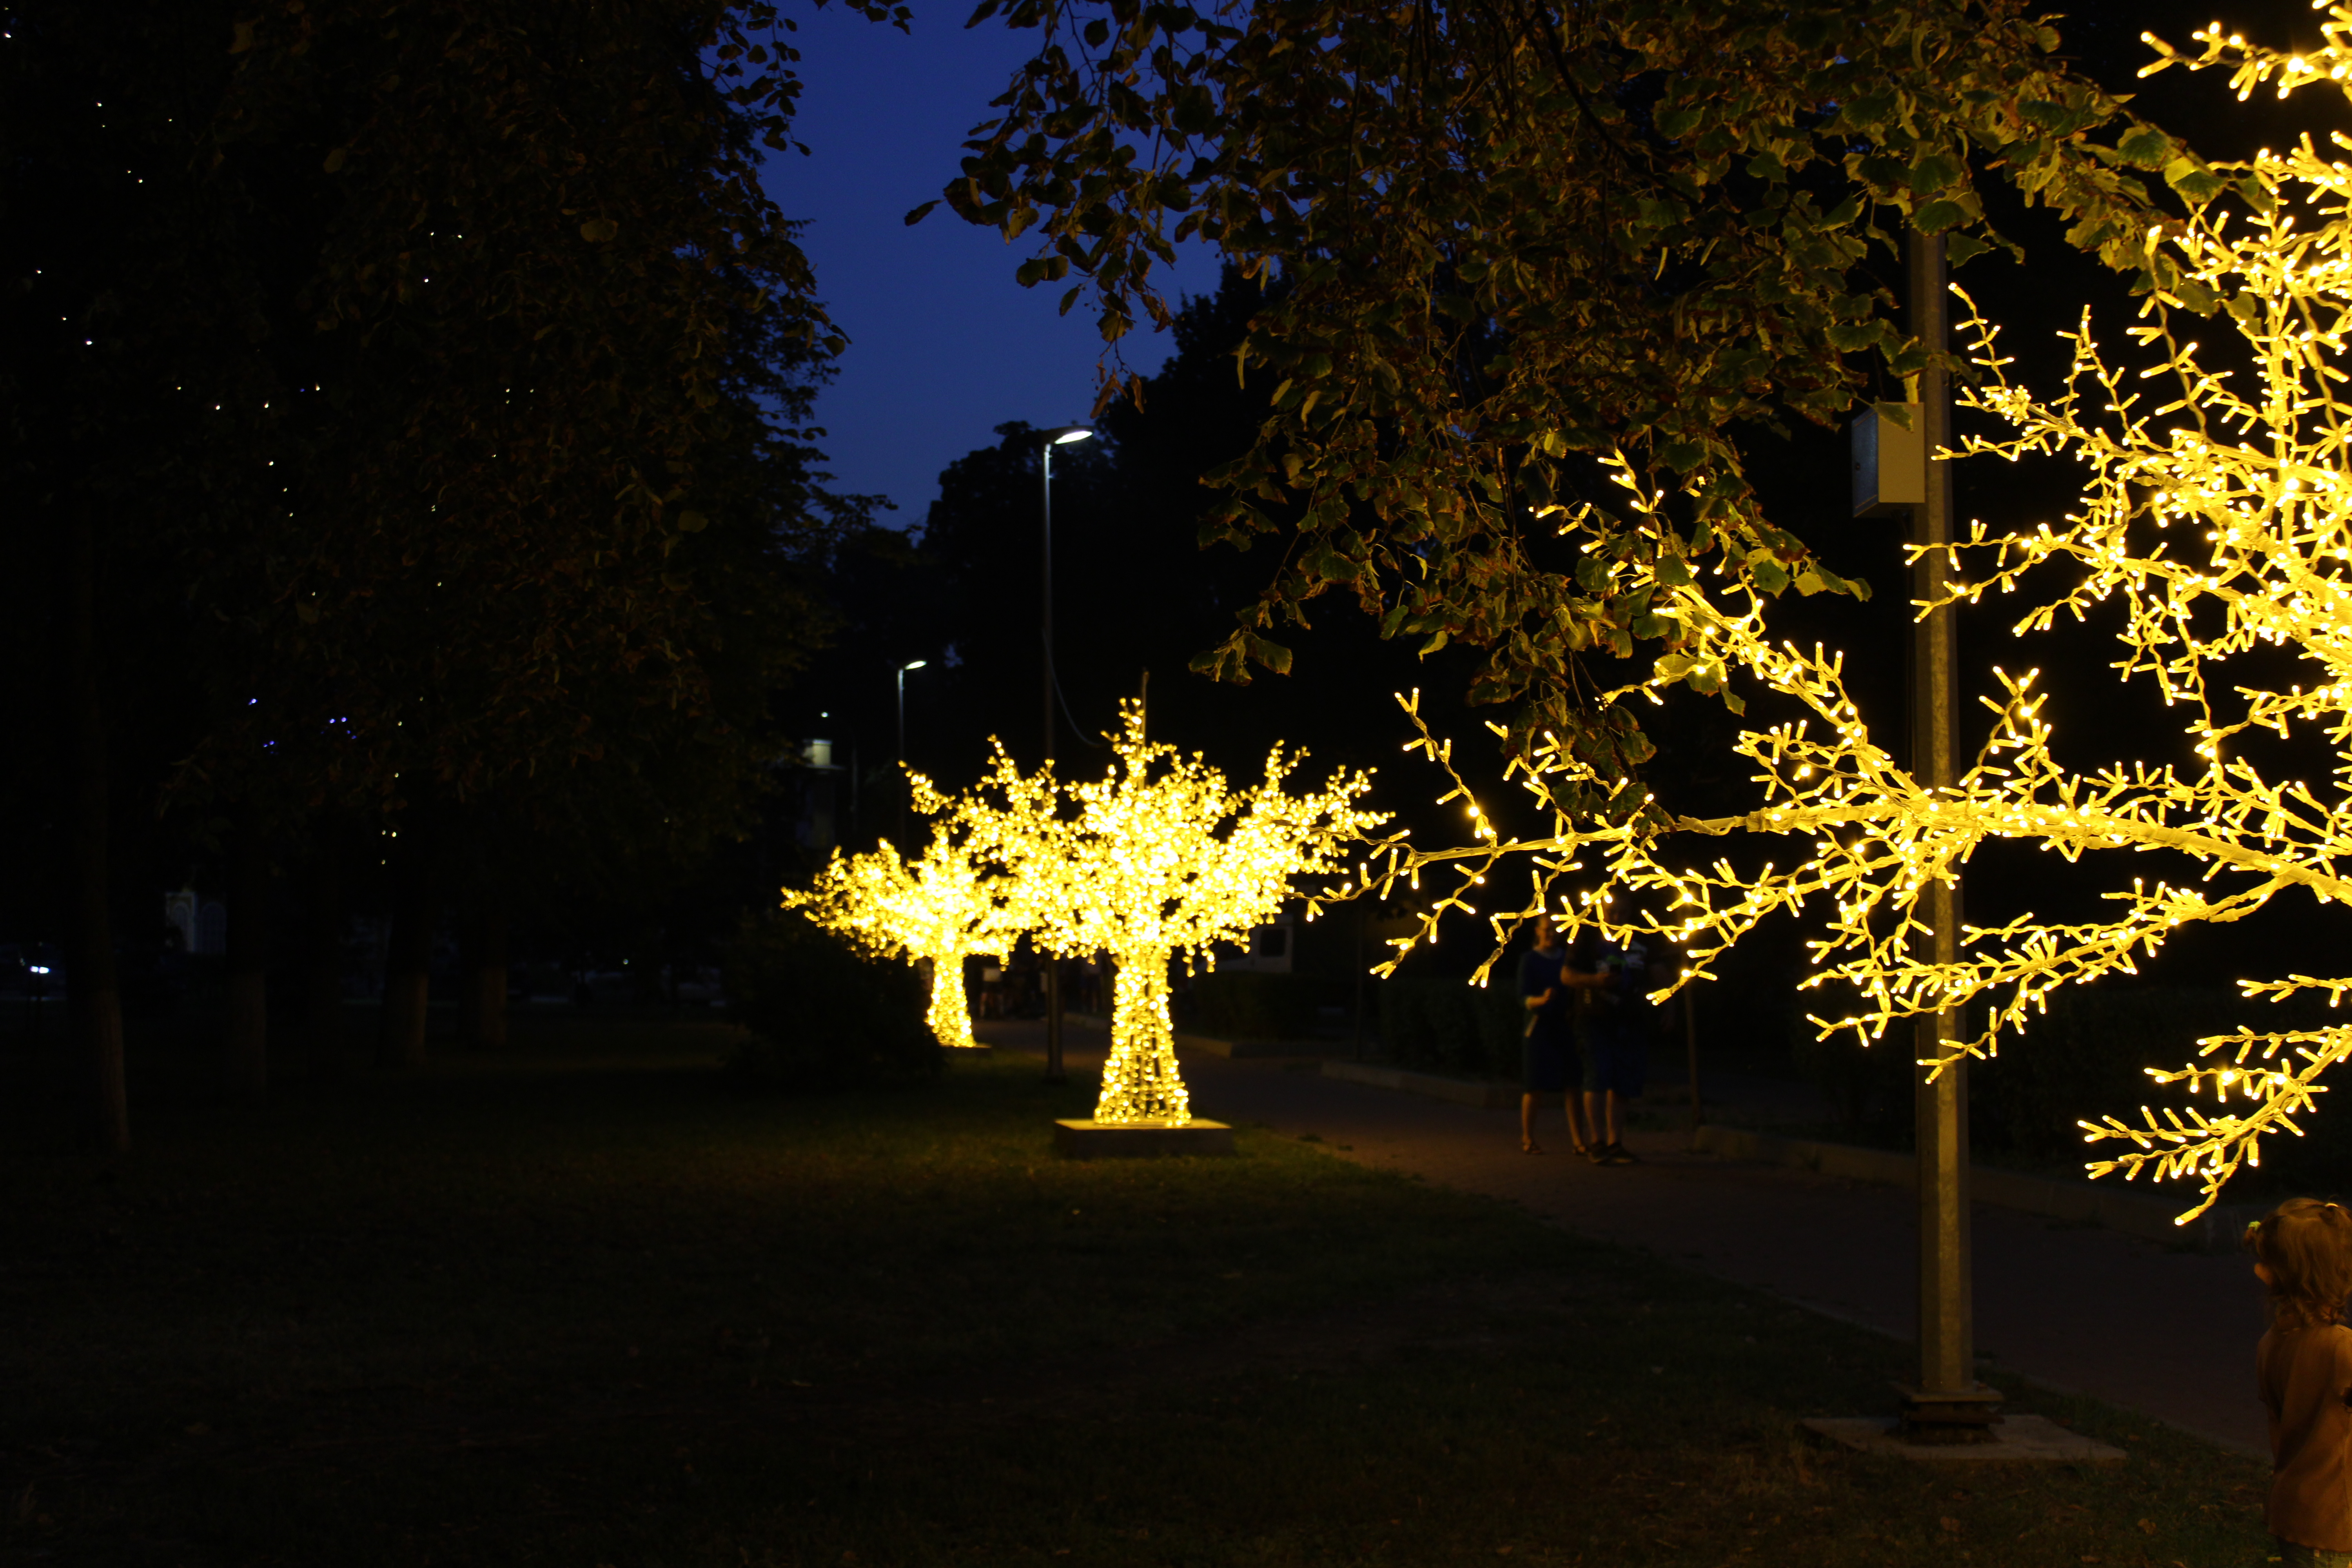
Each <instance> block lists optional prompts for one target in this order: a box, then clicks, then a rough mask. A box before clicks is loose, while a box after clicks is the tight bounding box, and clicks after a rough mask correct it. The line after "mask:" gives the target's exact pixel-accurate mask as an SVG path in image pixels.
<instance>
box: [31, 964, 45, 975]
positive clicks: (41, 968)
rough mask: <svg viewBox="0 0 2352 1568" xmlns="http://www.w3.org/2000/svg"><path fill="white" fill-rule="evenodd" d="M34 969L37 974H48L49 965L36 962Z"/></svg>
mask: <svg viewBox="0 0 2352 1568" xmlns="http://www.w3.org/2000/svg"><path fill="white" fill-rule="evenodd" d="M32 970H33V973H36V974H47V973H48V972H49V966H48V965H47V964H46V963H36V964H34V965H32Z"/></svg>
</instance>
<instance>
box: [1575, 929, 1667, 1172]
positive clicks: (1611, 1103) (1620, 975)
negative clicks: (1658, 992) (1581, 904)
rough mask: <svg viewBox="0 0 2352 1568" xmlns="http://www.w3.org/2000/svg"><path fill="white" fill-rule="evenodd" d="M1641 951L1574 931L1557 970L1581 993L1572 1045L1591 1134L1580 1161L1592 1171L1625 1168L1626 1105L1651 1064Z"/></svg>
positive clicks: (1630, 1155) (1646, 975)
mask: <svg viewBox="0 0 2352 1568" xmlns="http://www.w3.org/2000/svg"><path fill="white" fill-rule="evenodd" d="M1647 956H1648V955H1647V953H1646V952H1645V951H1644V950H1643V947H1642V945H1641V943H1640V942H1634V943H1633V944H1632V945H1631V946H1630V947H1628V946H1623V945H1621V944H1619V943H1618V942H1613V941H1612V940H1611V939H1610V938H1608V937H1607V936H1604V935H1602V934H1601V932H1600V931H1594V930H1591V929H1590V928H1588V929H1586V930H1585V931H1580V932H1579V933H1578V935H1577V939H1576V946H1575V948H1574V950H1573V951H1571V952H1570V953H1569V954H1568V956H1567V958H1566V959H1565V960H1564V961H1563V962H1562V963H1561V964H1560V977H1561V979H1562V981H1563V982H1564V983H1565V984H1568V985H1570V986H1573V987H1575V988H1577V989H1579V990H1580V991H1582V992H1583V997H1582V999H1581V1000H1582V1003H1583V1005H1581V1006H1580V1007H1579V1008H1578V1009H1577V1015H1576V1021H1577V1029H1576V1037H1577V1040H1576V1043H1577V1047H1578V1051H1579V1054H1580V1056H1581V1058H1583V1059H1582V1064H1581V1065H1582V1067H1583V1074H1582V1077H1583V1082H1584V1121H1585V1125H1586V1126H1587V1127H1588V1128H1589V1129H1590V1130H1591V1138H1590V1139H1589V1141H1588V1142H1590V1145H1591V1146H1590V1148H1589V1149H1588V1150H1587V1151H1586V1153H1585V1157H1586V1158H1587V1159H1589V1160H1591V1162H1592V1163H1594V1164H1596V1165H1631V1164H1633V1163H1635V1162H1634V1157H1633V1153H1632V1152H1631V1151H1629V1150H1628V1149H1627V1148H1626V1147H1625V1145H1624V1143H1623V1142H1622V1131H1623V1128H1624V1123H1625V1101H1627V1100H1638V1099H1640V1098H1641V1094H1642V1088H1643V1080H1644V1079H1646V1078H1647V1076H1648V1073H1647V1068H1648V1065H1649V1060H1648V1058H1649V1051H1648V1049H1647V1047H1648V1044H1649V1042H1648V1040H1647V1038H1646V1035H1647V1032H1648V1025H1649V1017H1648V1014H1649V1007H1650V1003H1649V995H1648V992H1649V970H1648V963H1647Z"/></svg>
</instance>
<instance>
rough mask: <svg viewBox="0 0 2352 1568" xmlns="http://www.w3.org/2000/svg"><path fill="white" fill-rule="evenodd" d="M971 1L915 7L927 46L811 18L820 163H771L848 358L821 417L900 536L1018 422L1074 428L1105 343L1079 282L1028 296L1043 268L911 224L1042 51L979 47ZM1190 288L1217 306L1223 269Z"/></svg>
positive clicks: (807, 31) (999, 41)
mask: <svg viewBox="0 0 2352 1568" xmlns="http://www.w3.org/2000/svg"><path fill="white" fill-rule="evenodd" d="M969 15H971V5H970V0H931V3H928V4H926V3H919V4H917V5H916V6H915V23H914V28H913V32H912V34H911V35H909V34H907V33H901V32H899V31H898V30H897V29H896V28H894V27H889V26H877V25H875V24H873V23H870V22H866V21H865V20H863V19H861V18H859V17H857V16H855V15H853V14H850V13H848V12H845V11H842V10H840V9H837V8H835V7H827V8H825V9H824V10H822V11H817V12H814V13H811V12H808V11H805V10H803V12H801V14H800V22H801V28H800V33H799V35H798V38H797V42H798V43H799V45H800V47H801V50H802V55H803V58H802V61H801V66H800V69H801V73H802V78H803V80H804V81H805V82H806V83H807V91H806V93H805V95H804V96H803V99H802V112H801V116H800V119H799V121H798V124H797V127H796V134H797V135H798V137H799V139H800V140H801V141H803V142H806V143H807V145H808V147H809V149H810V153H811V155H810V156H808V157H802V156H801V155H800V154H799V153H780V154H771V156H770V163H769V165H768V169H767V184H768V188H769V190H770V191H772V193H773V194H774V195H775V197H776V200H777V202H778V203H779V204H780V205H782V207H783V209H784V211H785V212H786V214H787V215H789V216H792V217H794V218H797V219H804V220H806V222H807V224H808V227H807V228H806V230H805V231H804V232H803V236H802V244H803V247H804V248H805V249H806V250H807V252H808V254H809V258H810V259H811V260H812V261H813V262H814V265H815V267H816V277H817V290H818V294H819V296H820V297H821V298H822V299H823V300H824V301H825V303H826V306H827V308H828V309H829V310H831V312H832V315H833V319H834V320H835V321H836V322H837V323H839V324H840V326H841V327H842V328H843V329H844V330H845V331H846V332H847V333H848V335H849V338H850V348H849V352H848V353H847V355H846V356H845V358H844V359H843V361H842V363H841V374H840V377H839V379H838V380H837V381H835V384H833V385H832V386H831V387H830V388H829V389H827V390H826V392H825V393H824V395H823V397H822V398H821V399H820V401H819V403H818V405H817V412H818V417H819V419H820V421H821V422H822V423H823V424H824V427H825V429H826V431H827V432H828V435H827V437H826V439H825V440H824V442H823V443H822V445H823V447H824V450H825V451H826V452H827V454H828V455H829V456H830V457H831V458H832V459H833V463H832V471H833V473H834V475H835V479H836V481H837V488H839V489H845V490H849V491H854V492H859V493H867V494H872V493H879V494H883V495H887V496H888V497H889V498H890V499H891V500H894V501H896V502H897V503H898V508H899V510H898V512H897V513H896V514H886V521H890V522H892V523H895V524H898V525H900V526H908V525H912V524H915V523H919V522H920V521H922V517H923V513H924V510H925V509H926V508H928V507H929V504H930V502H931V500H932V499H933V498H934V497H935V496H936V495H937V494H938V493H939V484H938V480H939V473H940V469H941V468H945V467H946V466H947V465H948V464H949V463H950V461H952V460H953V459H955V458H959V457H961V456H962V455H963V454H964V453H966V452H968V451H971V449H972V448H973V447H982V446H988V445H992V443H993V441H994V437H993V436H992V434H991V432H992V430H993V429H994V427H995V426H998V425H1001V424H1003V423H1004V422H1005V421H1007V420H1012V419H1024V420H1027V421H1028V422H1029V423H1030V424H1032V425H1039V426H1049V425H1061V424H1067V423H1070V422H1073V421H1076V420H1079V419H1083V418H1084V417H1085V416H1086V414H1087V409H1088V407H1089V406H1090V405H1092V402H1093V396H1094V389H1095V366H1096V363H1097V360H1098V359H1099V358H1100V357H1101V353H1102V349H1103V344H1102V340H1101V338H1100V336H1099V335H1098V334H1097V331H1096V329H1095V323H1094V316H1093V312H1092V311H1091V310H1089V309H1087V305H1086V303H1085V302H1084V301H1083V300H1082V301H1081V302H1080V303H1079V304H1078V305H1077V306H1076V308H1074V309H1073V310H1071V312H1070V314H1069V315H1068V316H1066V317H1060V316H1056V315H1055V304H1056V303H1057V301H1058V300H1059V298H1060V296H1061V294H1062V293H1063V292H1064V290H1065V289H1066V288H1067V285H1066V284H1064V285H1061V286H1058V287H1049V288H1040V289H1023V288H1022V287H1021V286H1020V285H1018V284H1017V283H1015V282H1013V268H1014V266H1015V265H1017V264H1018V263H1019V262H1020V261H1021V260H1022V259H1024V258H1025V257H1026V256H1027V255H1028V254H1029V250H1028V245H1027V242H1026V241H1025V240H1024V242H1023V244H1022V245H1021V246H1019V247H1008V246H1006V245H1005V243H1004V242H1003V239H1001V238H1000V237H997V236H996V235H994V234H992V233H991V232H989V231H987V230H984V229H978V228H974V227H972V226H970V225H968V224H966V223H964V222H962V221H961V219H959V218H958V217H956V216H955V215H954V214H952V213H950V212H949V211H948V210H947V208H946V207H945V206H941V207H940V208H938V209H936V210H935V211H933V212H932V214H931V216H929V217H928V218H926V219H925V220H924V221H923V222H922V223H921V224H919V225H918V226H915V227H913V228H908V227H907V226H906V223H905V218H906V215H907V212H908V209H909V208H912V207H915V206H919V205H921V204H922V203H924V202H927V201H929V200H930V199H932V198H933V197H935V196H937V195H939V194H940V187H941V186H942V185H944V184H946V182H947V181H948V180H949V179H950V178H951V177H953V176H954V174H956V172H957V165H958V160H959V159H960V158H961V156H962V153H961V144H962V142H963V139H964V136H965V134H966V133H967V132H969V131H970V130H971V128H972V127H973V126H974V125H976V124H978V123H979V122H981V121H983V120H985V119H987V118H989V117H990V115H991V113H992V111H991V110H989V108H988V100H990V99H992V98H993V97H995V96H996V94H997V93H998V92H999V91H1001V90H1002V89H1003V86H1004V84H1005V82H1006V81H1007V80H1008V79H1010V77H1011V75H1012V72H1013V68H1015V67H1016V66H1018V65H1019V64H1020V63H1021V61H1023V60H1024V59H1025V58H1028V54H1029V52H1030V50H1031V49H1033V48H1034V47H1035V44H1036V40H1037V37H1038V35H1037V34H1036V32H1034V30H1025V31H1022V32H1013V31H1012V30H1010V29H1008V28H1006V27H1004V26H1003V25H1002V24H1001V23H999V22H994V21H992V22H989V23H986V24H983V25H982V26H980V27H977V28H974V29H972V30H971V31H966V30H965V29H964V26H963V22H964V18H965V17H966V16H969ZM1192 248H1193V251H1194V254H1192V255H1191V256H1188V257H1187V258H1186V260H1185V264H1184V266H1183V267H1182V268H1181V269H1180V270H1179V272H1178V273H1177V276H1176V279H1175V284H1176V287H1177V288H1179V289H1186V290H1190V291H1193V292H1205V291H1207V290H1209V289H1213V287H1214V286H1215V283H1216V264H1215V261H1214V260H1213V258H1211V257H1210V256H1209V254H1208V253H1207V252H1206V250H1205V249H1204V248H1202V247H1192ZM1169 347H1170V340H1169V339H1168V338H1167V337H1166V336H1164V335H1161V334H1155V333H1153V332H1151V331H1150V330H1149V329H1148V327H1147V328H1143V329H1139V331H1136V332H1134V333H1131V334H1129V337H1128V339H1127V340H1126V342H1124V343H1123V344H1122V348H1123V350H1124V352H1125V354H1126V358H1127V363H1128V364H1129V366H1130V367H1131V368H1133V369H1135V370H1138V371H1140V372H1142V373H1144V374H1150V372H1152V371H1154V370H1156V369H1157V368H1159V365H1160V361H1161V360H1162V359H1163V358H1165V357H1166V355H1167V353H1168V352H1169Z"/></svg>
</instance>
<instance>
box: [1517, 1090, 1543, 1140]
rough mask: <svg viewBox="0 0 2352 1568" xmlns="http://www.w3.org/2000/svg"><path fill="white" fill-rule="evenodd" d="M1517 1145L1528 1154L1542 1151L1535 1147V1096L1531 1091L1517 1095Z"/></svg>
mask: <svg viewBox="0 0 2352 1568" xmlns="http://www.w3.org/2000/svg"><path fill="white" fill-rule="evenodd" d="M1519 1147H1520V1148H1521V1149H1523V1150H1525V1151H1526V1152H1528V1153H1530V1154H1539V1153H1541V1152H1543V1151H1541V1150H1540V1149H1538V1148H1537V1147H1536V1097H1535V1095H1534V1094H1533V1093H1532V1092H1530V1093H1527V1094H1522V1095H1521V1096H1519Z"/></svg>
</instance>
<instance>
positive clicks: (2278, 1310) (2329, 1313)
mask: <svg viewBox="0 0 2352 1568" xmlns="http://www.w3.org/2000/svg"><path fill="white" fill-rule="evenodd" d="M2246 1247H2247V1250H2249V1251H2251V1252H2252V1254H2253V1255H2254V1258H2255V1259H2256V1260H2257V1261H2258V1262H2260V1263H2261V1264H2262V1266H2263V1268H2266V1269H2268V1270H2269V1271H2270V1296H2271V1311H2272V1313H2273V1317H2274V1319H2275V1321H2277V1322H2278V1323H2279V1324H2280V1325H2282V1326H2283V1327H2286V1328H2310V1327H2314V1326H2315V1325H2317V1324H2321V1323H2332V1322H2334V1321H2336V1319H2337V1318H2338V1317H2340V1316H2341V1315H2342V1314H2343V1311H2344V1303H2345V1300H2346V1299H2347V1298H2352V1214H2347V1213H2346V1212H2345V1209H2344V1205H2341V1204H2338V1203H2334V1202H2323V1201H2322V1200H2320V1199H2318V1198H2289V1199H2287V1201H2286V1202H2284V1203H2283V1204H2281V1205H2279V1206H2278V1207H2276V1208H2274V1209H2273V1210H2272V1211H2271V1212H2270V1214H2269V1215H2267V1216H2266V1217H2264V1218H2263V1219H2259V1220H2256V1221H2255V1222H2254V1223H2253V1224H2252V1225H2251V1226H2247V1227H2246Z"/></svg>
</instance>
